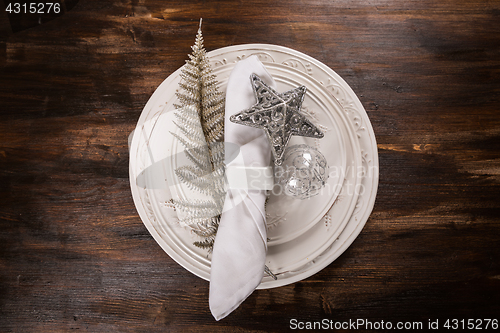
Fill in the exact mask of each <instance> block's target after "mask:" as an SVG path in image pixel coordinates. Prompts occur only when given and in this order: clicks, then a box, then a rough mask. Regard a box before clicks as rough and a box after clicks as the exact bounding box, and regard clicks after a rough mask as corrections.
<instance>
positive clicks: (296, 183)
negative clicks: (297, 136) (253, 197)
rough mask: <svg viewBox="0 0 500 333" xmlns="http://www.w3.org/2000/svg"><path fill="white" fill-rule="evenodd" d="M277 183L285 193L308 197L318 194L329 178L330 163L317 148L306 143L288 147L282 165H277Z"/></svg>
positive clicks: (296, 196)
mask: <svg viewBox="0 0 500 333" xmlns="http://www.w3.org/2000/svg"><path fill="white" fill-rule="evenodd" d="M275 178H276V184H278V185H279V186H280V188H281V192H282V193H283V194H285V195H288V196H292V197H295V198H297V199H307V198H310V197H313V196H315V195H317V194H318V193H319V192H320V190H321V188H322V187H323V186H325V184H326V181H327V180H328V164H327V162H326V159H325V157H324V156H323V154H321V153H320V152H319V151H318V150H317V149H316V148H313V147H310V146H308V145H306V144H300V145H293V146H290V147H288V148H287V149H286V151H285V155H284V158H283V164H282V165H281V166H275Z"/></svg>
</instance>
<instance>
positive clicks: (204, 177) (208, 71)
mask: <svg viewBox="0 0 500 333" xmlns="http://www.w3.org/2000/svg"><path fill="white" fill-rule="evenodd" d="M192 50H193V52H192V54H189V55H188V56H189V60H187V61H186V65H185V66H184V67H183V68H182V70H181V74H180V76H181V79H182V80H181V82H180V83H179V88H180V89H179V91H178V92H177V93H176V97H177V99H178V101H179V104H176V105H174V107H175V109H176V113H175V116H176V121H175V122H174V123H175V125H176V126H177V128H178V129H179V133H172V135H174V136H175V137H176V138H177V140H179V142H180V143H181V144H182V146H183V147H184V153H185V155H186V157H187V158H188V160H189V161H191V163H192V165H184V166H180V167H178V168H177V169H176V170H175V174H176V176H177V177H178V178H179V180H180V181H181V183H183V184H184V185H186V186H187V187H188V188H189V189H190V190H193V191H197V192H199V193H202V194H204V195H205V196H206V197H207V199H206V200H197V199H178V200H174V204H175V207H176V209H177V210H178V211H179V212H180V215H181V216H182V218H180V222H181V224H183V225H187V226H189V227H190V228H191V230H192V232H193V233H194V234H196V235H198V236H199V237H201V238H202V240H201V241H197V242H194V245H196V246H198V247H201V248H205V249H208V250H209V251H211V249H212V247H213V243H214V240H215V235H216V234H217V229H218V227H219V221H220V214H221V213H222V207H223V205H224V198H225V195H226V191H225V164H224V144H223V142H220V140H221V139H223V134H224V96H223V94H222V92H220V91H219V90H218V82H217V80H216V76H215V75H213V74H212V68H211V66H210V64H209V62H208V58H207V56H206V51H205V48H204V46H203V36H202V33H201V20H200V27H199V29H198V33H197V35H196V40H195V44H194V45H193V46H192Z"/></svg>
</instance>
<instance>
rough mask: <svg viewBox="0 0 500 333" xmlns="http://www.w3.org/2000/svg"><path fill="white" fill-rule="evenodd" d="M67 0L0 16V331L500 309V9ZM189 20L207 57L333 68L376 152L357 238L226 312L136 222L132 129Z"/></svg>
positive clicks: (279, 324) (443, 1)
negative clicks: (222, 315)
mask: <svg viewBox="0 0 500 333" xmlns="http://www.w3.org/2000/svg"><path fill="white" fill-rule="evenodd" d="M8 3H10V1H9V2H7V1H4V4H5V5H7V4H8ZM63 5H64V6H63V7H62V13H63V15H58V17H48V16H41V17H35V18H33V17H32V16H31V17H28V16H23V17H19V16H17V17H16V16H15V15H10V21H9V17H8V15H7V13H6V12H5V11H4V8H5V7H2V12H1V13H0V63H1V69H0V191H1V192H0V193H1V197H0V228H1V229H0V332H66V331H71V330H73V329H75V330H76V329H79V330H83V331H85V330H86V331H91V332H156V331H158V332H160V331H161V332H163V331H200V332H206V331H230V332H241V331H255V332H257V331H283V330H287V329H289V328H290V320H292V319H294V318H295V319H297V320H298V321H302V322H306V321H321V320H323V319H328V320H334V321H339V322H346V321H349V320H351V321H355V320H357V319H367V320H370V321H372V322H380V321H382V320H383V321H384V322H387V321H390V322H392V323H394V325H395V324H396V323H397V322H407V321H410V322H413V321H415V322H422V323H423V325H424V327H427V325H428V322H429V320H431V321H433V322H434V321H435V320H439V325H440V327H441V328H443V325H444V323H445V321H446V319H457V320H459V321H460V320H462V319H465V325H467V324H468V322H467V320H468V319H498V320H500V302H499V300H500V248H499V246H500V107H499V102H500V25H499V22H500V2H498V1H473V0H468V1H457V0H439V1H431V0H424V1H394V0H388V1H381V0H374V1H352V2H350V1H335V2H333V1H326V0H318V1H280V2H273V1H210V2H209V1H184V2H174V1H152V0H144V1H136V0H133V1H131V2H129V1H116V2H111V1H97V0H95V1H87V0H82V1H66V3H63ZM0 7H1V2H0ZM56 16H57V15H56ZM200 17H203V22H204V24H203V29H204V37H205V45H206V48H207V50H208V51H210V50H213V49H217V48H220V47H225V46H229V45H235V44H244V43H269V44H278V45H283V46H287V47H290V48H293V49H296V50H298V51H302V52H304V53H306V54H308V55H310V56H312V57H314V58H316V59H318V60H320V61H322V62H323V63H325V64H326V65H328V66H329V67H331V68H332V69H334V70H335V71H336V72H337V73H338V74H339V75H340V76H342V77H343V78H344V79H345V80H346V81H347V83H348V84H349V85H350V86H351V87H352V88H353V90H354V91H355V92H356V93H357V95H358V96H359V98H360V100H361V102H362V103H363V105H364V107H365V109H366V110H367V113H368V115H369V117H370V119H371V121H372V124H373V128H374V131H375V134H376V137H377V143H378V149H379V158H380V185H379V191H378V195H377V200H376V203H375V207H374V211H373V214H372V215H371V217H370V219H369V220H368V222H367V224H366V226H365V228H364V230H363V231H362V232H361V234H360V236H359V237H358V238H357V240H356V241H355V242H354V243H353V244H352V246H351V247H350V248H349V249H348V250H347V251H346V252H345V253H344V254H343V255H342V256H341V257H340V258H339V259H337V260H336V261H335V262H333V263H332V264H331V265H330V266H328V267H327V268H325V269H324V270H322V271H321V272H319V273H318V274H316V275H314V276H312V277H310V278H308V279H306V280H304V281H301V282H298V283H295V284H292V285H289V286H285V287H281V288H277V289H271V290H259V291H256V292H255V293H253V294H252V295H251V296H250V297H249V298H248V299H247V300H246V301H245V303H244V304H243V305H242V306H241V307H240V308H239V309H237V310H236V311H235V312H234V313H233V314H231V315H230V316H229V317H228V318H226V319H224V320H222V321H220V322H216V321H215V320H214V319H213V318H212V316H211V314H210V311H209V307H208V282H206V281H204V280H202V279H200V278H198V277H196V276H194V275H193V274H191V273H189V272H187V271H186V270H185V269H184V268H182V267H181V266H179V265H178V264H177V263H175V262H174V261H173V260H172V259H171V258H170V257H169V256H168V255H167V254H166V253H165V252H163V251H162V249H161V248H160V247H159V246H158V245H157V244H156V242H155V241H154V240H153V238H152V237H151V236H150V234H149V233H148V231H147V230H146V228H145V227H144V225H143V224H142V222H141V220H140V218H139V216H138V214H137V212H136V209H135V206H134V203H133V201H132V197H131V193H130V189H129V177H128V165H129V162H128V157H129V154H128V148H127V136H128V134H129V133H130V132H131V131H132V130H133V129H134V126H135V124H136V122H137V120H138V118H139V115H140V113H141V111H142V108H143V107H144V105H145V103H146V102H147V101H148V99H149V97H150V96H151V94H152V93H153V92H154V90H155V89H156V87H157V86H158V85H159V84H160V83H161V82H162V81H163V80H164V79H165V78H166V77H167V76H168V75H170V74H171V73H172V72H173V71H175V70H176V69H177V68H179V67H180V66H182V65H183V64H184V60H185V59H186V57H187V54H188V53H190V52H191V50H190V46H191V45H192V44H193V41H194V37H195V34H196V30H197V27H198V21H199V18H200ZM39 23H41V24H39ZM477 323H478V322H476V321H474V325H475V324H477ZM450 324H452V322H450ZM458 325H459V327H460V328H461V325H462V324H461V323H460V322H459V323H458ZM483 328H484V323H483ZM450 331H452V330H450ZM455 331H456V330H455Z"/></svg>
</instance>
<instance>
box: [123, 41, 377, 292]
mask: <svg viewBox="0 0 500 333" xmlns="http://www.w3.org/2000/svg"><path fill="white" fill-rule="evenodd" d="M252 54H256V55H257V56H259V58H260V60H261V61H262V62H263V63H264V65H265V66H266V67H267V68H268V70H269V72H270V73H271V75H273V77H274V78H275V79H276V81H277V83H278V88H279V90H284V89H281V88H288V87H293V86H296V85H299V84H305V85H306V86H307V87H308V92H309V93H310V100H309V101H308V100H307V99H306V100H305V102H306V103H305V106H306V110H307V111H308V113H309V114H308V116H310V117H312V118H314V117H315V116H316V117H319V118H318V119H321V118H322V119H323V120H324V119H327V120H328V119H330V122H329V123H328V122H327V123H328V124H330V127H331V128H332V129H335V133H339V134H341V135H340V139H339V136H338V135H337V136H334V137H333V142H337V143H338V144H337V146H336V147H337V148H335V149H339V150H340V151H342V148H344V151H345V157H344V159H343V161H342V156H340V158H339V159H337V160H335V159H330V160H329V163H330V162H331V161H333V162H332V163H333V165H335V166H339V165H340V168H341V169H342V170H344V171H346V170H347V171H353V172H347V173H346V174H341V175H339V176H338V177H333V179H334V180H335V181H337V182H340V181H342V182H343V184H344V186H342V191H343V192H344V193H341V194H340V196H339V197H338V199H337V201H335V204H334V205H333V206H331V202H332V201H334V200H335V198H336V197H337V194H338V193H330V195H329V196H326V197H327V199H328V200H326V201H325V200H324V198H322V199H323V201H321V200H318V201H319V202H322V204H320V205H319V206H317V207H316V209H315V210H309V214H308V215H311V216H312V217H311V218H306V219H303V221H305V223H293V219H292V220H290V219H287V220H284V219H280V218H279V215H276V216H275V217H274V216H268V220H269V234H270V235H272V237H274V239H273V241H274V243H270V244H269V252H268V257H267V263H268V266H269V267H270V268H271V269H272V270H273V271H274V272H275V273H278V276H279V279H278V280H277V281H274V280H272V279H270V278H264V279H263V282H262V284H261V285H260V286H259V288H271V287H277V286H281V285H286V284H289V283H292V282H296V281H299V280H301V279H303V278H306V277H308V276H311V275H312V274H314V273H316V272H317V271H319V270H320V269H322V268H324V267H325V266H326V265H328V264H329V263H330V262H331V261H333V260H334V259H335V258H336V257H338V255H340V253H342V251H344V250H345V248H347V247H348V246H349V244H350V243H351V242H352V241H353V240H354V238H355V237H356V236H357V234H358V233H359V232H360V230H361V228H362V226H363V225H364V223H365V222H366V219H367V218H368V215H369V213H370V212H371V209H372V207H373V201H374V198H375V194H376V186H377V184H378V169H376V168H375V167H377V168H378V157H377V155H376V143H375V139H374V136H373V131H372V129H371V126H370V123H369V120H368V118H367V116H366V112H365V111H364V109H363V107H362V106H361V103H360V102H359V100H358V99H357V97H356V96H355V94H354V93H353V92H352V90H351V89H350V88H349V87H348V86H347V84H346V83H345V82H344V81H343V80H342V79H341V78H340V77H338V75H336V74H335V73H334V72H333V71H332V70H331V69H329V68H327V67H326V66H325V65H323V64H321V63H319V62H318V61H316V60H314V59H312V58H310V57H308V56H306V55H303V54H301V53H299V52H297V51H294V50H291V49H287V48H283V47H278V46H274V45H240V46H232V47H228V48H223V49H219V50H215V51H212V52H210V53H209V54H208V55H209V57H210V59H211V62H212V64H213V65H214V68H215V70H214V71H215V74H217V75H218V79H219V81H220V82H221V83H222V86H221V89H222V90H224V89H225V86H224V85H225V82H227V77H228V76H229V73H230V70H231V69H232V67H233V66H234V63H235V62H237V61H239V60H241V59H243V58H245V57H247V56H249V55H252ZM178 82H179V70H178V71H176V72H175V73H173V74H172V75H171V76H170V77H169V78H167V79H166V80H165V81H164V82H163V83H162V84H161V85H160V86H159V87H158V89H157V90H156V92H155V93H154V94H153V96H152V97H151V99H150V100H149V101H148V103H147V104H146V106H145V108H144V110H143V113H142V115H141V118H140V119H139V122H138V126H137V130H136V131H135V134H134V136H133V138H132V142H131V154H130V179H131V188H132V193H133V197H134V202H135V204H136V207H137V210H138V212H139V215H140V216H141V219H142V220H143V222H144V224H145V225H146V227H147V228H148V230H149V231H150V233H151V234H152V235H153V237H154V238H155V240H156V241H157V242H158V243H159V244H160V246H161V247H162V248H163V249H164V250H165V251H166V252H167V253H168V254H169V255H170V256H171V257H172V258H173V259H174V260H176V261H177V262H178V263H179V264H181V265H182V266H183V267H185V268H186V269H188V270H189V271H191V272H193V273H194V274H196V275H198V276H200V277H202V278H204V279H209V276H210V260H209V259H208V258H207V256H206V252H205V251H203V250H200V249H198V248H196V247H194V246H193V245H192V242H193V241H194V240H196V237H195V236H194V235H192V234H191V233H190V232H189V231H188V230H186V229H184V228H181V227H179V226H178V224H177V217H176V214H175V211H174V210H173V209H172V206H171V205H169V204H168V200H169V199H170V191H169V189H168V186H161V184H162V183H164V180H165V177H164V175H165V173H166V172H167V171H168V169H169V168H171V164H169V163H168V162H166V161H169V160H168V157H169V156H171V155H172V154H174V153H176V150H177V148H176V147H175V145H165V144H164V142H165V141H164V140H166V139H168V138H167V137H166V134H165V133H167V132H168V131H165V129H166V128H168V126H169V124H171V115H172V112H170V111H172V110H173V105H172V104H173V103H174V101H175V99H174V98H172V96H173V93H174V92H175V90H176V89H177V84H178ZM339 102H340V103H342V105H341V104H340V103H339ZM308 103H309V104H310V105H312V107H311V108H310V109H309V108H308V107H307V105H308ZM310 110H313V112H312V113H311V111H310ZM314 112H316V115H315V114H314ZM312 120H313V121H314V119H312ZM320 123H324V121H322V122H320ZM327 127H328V126H327ZM332 132H333V131H332ZM298 139H299V141H300V140H304V139H303V138H298ZM306 140H307V139H306ZM309 140H311V139H309ZM318 141H319V142H314V140H313V142H308V141H306V143H307V144H310V145H313V146H314V145H318V144H319V147H318V148H320V151H321V150H322V147H321V145H322V142H321V140H318ZM292 144H293V143H292ZM360 144H361V147H360ZM328 147H330V148H331V147H333V146H328V145H326V148H327V149H326V153H325V152H324V151H323V154H324V155H325V156H329V153H330V150H329V149H328ZM333 151H335V150H333ZM341 155H342V154H341ZM361 159H362V161H363V163H361ZM344 163H345V164H344ZM331 165H332V164H331ZM331 165H330V166H331ZM365 165H366V166H368V167H370V166H371V167H373V168H372V170H374V171H376V173H373V174H372V175H371V177H368V174H365V175H361V177H358V175H357V174H358V171H357V169H358V167H359V166H363V167H364V166H365ZM145 170H147V171H148V172H146V175H145V174H144V171H145ZM162 177H163V179H162ZM360 185H362V186H366V187H369V188H368V190H365V191H364V192H362V193H361V195H360V196H359V198H358V196H357V195H356V193H355V190H356V188H359V186H360ZM349 191H352V193H348V192H349ZM332 198H333V199H332ZM325 202H326V205H325ZM318 207H319V208H318ZM269 211H270V213H271V214H279V212H278V211H275V212H273V211H272V210H269ZM327 211H328V212H327ZM276 212H278V213H276ZM325 213H326V214H325ZM318 219H320V221H321V223H316V222H317V221H315V220H318ZM290 221H292V223H290ZM336 239H338V241H335V240H336Z"/></svg>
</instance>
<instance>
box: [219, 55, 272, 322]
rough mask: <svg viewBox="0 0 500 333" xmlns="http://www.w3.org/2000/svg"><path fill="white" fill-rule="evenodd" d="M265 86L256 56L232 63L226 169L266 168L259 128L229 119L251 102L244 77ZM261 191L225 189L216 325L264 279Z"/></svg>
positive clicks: (248, 83)
mask: <svg viewBox="0 0 500 333" xmlns="http://www.w3.org/2000/svg"><path fill="white" fill-rule="evenodd" d="M251 74H256V75H258V76H259V77H260V78H261V79H262V80H263V81H264V82H265V83H267V84H268V85H269V86H270V87H272V88H274V89H276V84H275V82H274V80H273V78H272V77H271V75H270V74H269V73H268V72H267V70H266V68H265V67H264V66H263V65H262V63H261V62H260V61H259V59H258V58H257V57H256V56H251V57H249V58H247V59H245V60H242V61H240V62H239V63H237V64H236V66H235V67H234V69H233V71H232V72H231V75H230V77H229V81H228V84H227V90H226V114H225V129H224V132H225V133H224V136H225V137H224V141H225V142H226V145H228V146H230V145H231V143H233V144H236V145H238V146H239V147H240V151H239V155H238V156H236V158H234V159H233V157H234V156H230V153H229V151H228V150H227V149H226V167H227V168H228V169H230V168H233V167H234V168H238V167H239V168H241V167H243V168H244V167H248V166H251V167H256V168H264V167H269V166H270V164H271V147H270V145H269V142H268V139H267V136H266V134H265V132H264V131H263V130H261V129H258V128H254V127H249V126H244V125H238V124H235V123H232V122H231V121H229V117H230V116H231V115H233V114H235V113H238V112H240V111H242V110H244V109H247V108H250V107H251V106H253V105H254V104H256V103H257V101H256V99H255V95H254V92H253V89H252V84H251V81H250V75H251ZM265 200H266V191H265V190H255V189H244V188H243V189H242V188H238V189H235V188H229V189H228V192H227V195H226V199H225V202H224V209H223V213H222V216H221V220H220V225H219V230H218V231H217V237H216V239H215V244H214V248H213V253H212V266H211V272H210V297H209V303H210V310H211V311H212V315H213V316H214V317H215V319H216V320H220V319H222V318H224V317H225V316H227V315H228V314H230V313H231V312H232V311H233V310H234V309H236V308H237V307H238V306H239V305H240V304H241V303H242V302H243V301H244V300H245V299H246V298H247V297H248V296H249V295H250V294H251V293H252V292H253V291H254V290H255V288H256V287H257V286H258V285H259V284H260V282H261V280H262V277H263V275H264V266H265V259H266V252H267V231H266V217H265V210H264V203H265Z"/></svg>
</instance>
